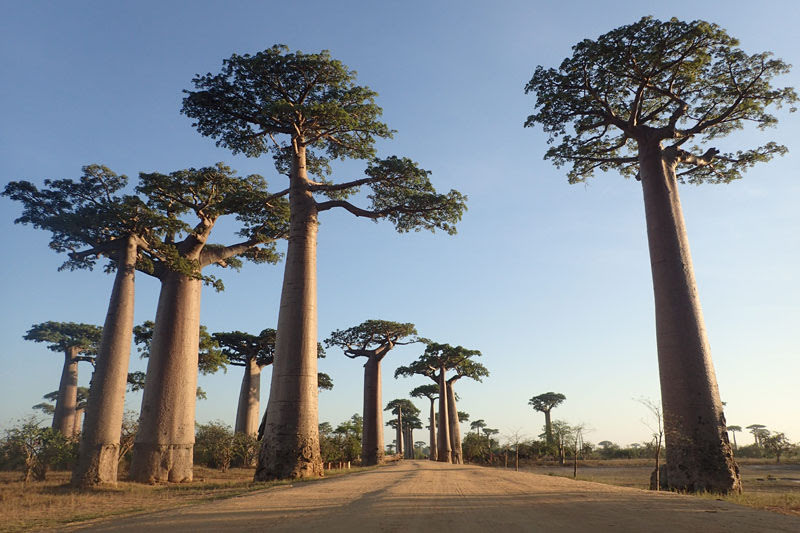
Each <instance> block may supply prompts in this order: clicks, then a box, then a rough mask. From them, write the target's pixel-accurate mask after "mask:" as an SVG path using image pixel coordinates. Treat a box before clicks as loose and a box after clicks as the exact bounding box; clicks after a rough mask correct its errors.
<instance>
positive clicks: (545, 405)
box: [528, 392, 567, 413]
mask: <svg viewBox="0 0 800 533" xmlns="http://www.w3.org/2000/svg"><path fill="white" fill-rule="evenodd" d="M566 399H567V397H566V396H564V395H563V394H561V393H560V392H545V393H544V394H540V395H538V396H534V397H533V398H531V399H530V400H528V405H530V406H531V407H533V408H534V410H536V411H540V412H542V413H547V412H549V411H550V410H552V409H554V408H556V407H558V406H559V405H561V404H562V403H563V402H564V400H566Z"/></svg>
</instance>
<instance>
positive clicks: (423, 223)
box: [365, 156, 467, 235]
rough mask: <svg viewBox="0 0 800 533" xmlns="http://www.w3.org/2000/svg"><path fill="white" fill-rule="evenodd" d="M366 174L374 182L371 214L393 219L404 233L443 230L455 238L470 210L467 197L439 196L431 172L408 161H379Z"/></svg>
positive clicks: (375, 161) (452, 192) (392, 157)
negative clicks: (459, 225) (456, 226)
mask: <svg viewBox="0 0 800 533" xmlns="http://www.w3.org/2000/svg"><path fill="white" fill-rule="evenodd" d="M365 173H366V174H367V175H368V176H370V177H371V178H372V181H371V182H370V187H371V188H372V192H371V193H370V194H369V195H368V198H369V200H370V201H371V205H370V208H369V209H370V211H372V212H373V213H376V214H380V215H381V216H385V217H386V218H387V219H389V220H390V221H391V222H392V223H393V224H394V226H395V228H396V229H397V231H399V232H401V233H405V232H407V231H410V230H414V231H419V230H420V229H426V230H429V231H434V230H436V229H440V230H442V231H445V232H447V233H449V234H450V235H454V234H455V233H456V228H455V223H456V222H458V221H460V220H461V216H462V215H463V213H464V211H465V210H466V201H467V197H466V196H464V195H463V194H461V193H460V192H458V191H455V190H452V189H451V190H450V192H448V193H447V194H440V193H437V192H436V190H435V189H434V188H433V184H431V181H430V178H429V175H430V172H428V171H427V170H424V169H421V168H419V167H418V166H417V163H415V162H414V161H412V160H411V159H408V158H407V157H403V158H399V157H396V156H391V157H389V158H386V159H375V160H373V161H372V162H370V164H369V165H368V166H367V170H366V171H365Z"/></svg>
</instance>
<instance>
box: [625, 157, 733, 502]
mask: <svg viewBox="0 0 800 533" xmlns="http://www.w3.org/2000/svg"><path fill="white" fill-rule="evenodd" d="M639 163H640V176H641V181H642V190H643V193H644V206H645V215H646V218H647V239H648V244H649V248H650V265H651V268H652V274H653V292H654V295H655V310H656V341H657V346H658V368H659V374H660V378H661V399H662V405H663V408H664V432H665V441H666V451H667V482H668V483H669V486H670V487H671V488H673V489H677V490H687V491H703V490H705V491H709V492H723V493H725V492H729V491H740V490H741V479H740V477H739V467H738V466H737V464H736V462H735V461H734V459H733V453H732V451H731V447H730V444H729V443H728V434H727V431H726V424H725V416H724V414H723V412H722V403H721V401H720V398H719V391H718V389H717V380H716V377H715V374H714V367H713V364H712V362H711V350H710V347H709V343H708V338H707V335H706V328H705V324H704V322H703V314H702V311H701V308H700V298H699V296H698V293H697V285H696V283H695V278H694V270H693V268H692V259H691V254H690V252H689V241H688V238H687V236H686V229H685V227H684V221H683V213H682V211H681V205H680V199H679V196H678V186H677V180H676V177H675V162H674V161H672V160H670V159H669V158H668V157H665V155H664V153H663V152H662V150H661V147H660V146H659V145H658V144H657V143H650V144H646V143H644V142H640V143H639Z"/></svg>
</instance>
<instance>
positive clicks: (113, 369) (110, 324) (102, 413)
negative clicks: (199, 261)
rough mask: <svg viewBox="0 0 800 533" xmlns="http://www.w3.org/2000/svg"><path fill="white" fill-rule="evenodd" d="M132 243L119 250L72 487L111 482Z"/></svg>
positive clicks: (126, 352) (123, 379)
mask: <svg viewBox="0 0 800 533" xmlns="http://www.w3.org/2000/svg"><path fill="white" fill-rule="evenodd" d="M136 255H137V245H136V243H135V242H134V240H133V239H128V240H127V242H126V243H125V245H124V247H123V248H122V249H121V250H120V256H119V260H118V262H117V263H118V264H117V273H116V275H115V277H114V287H113V289H112V290H111V299H110V301H109V304H108V312H107V313H106V320H105V322H104V324H103V337H102V339H101V341H100V349H99V350H98V354H97V358H96V359H95V370H94V375H93V376H92V383H91V385H90V387H89V399H88V404H87V408H86V423H85V424H84V430H83V434H82V435H81V444H80V450H79V453H78V463H77V465H76V467H75V470H74V471H73V473H72V484H73V485H76V486H82V487H87V486H91V485H96V484H99V483H110V484H115V483H116V482H117V467H118V465H119V439H120V433H121V431H122V417H123V414H124V411H125V388H126V386H127V379H128V362H129V361H130V356H131V336H132V330H133V306H134V280H135V272H136V270H135V267H136Z"/></svg>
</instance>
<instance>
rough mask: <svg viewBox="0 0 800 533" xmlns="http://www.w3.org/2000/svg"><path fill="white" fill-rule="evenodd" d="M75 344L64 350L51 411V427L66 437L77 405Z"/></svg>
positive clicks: (71, 426) (72, 422)
mask: <svg viewBox="0 0 800 533" xmlns="http://www.w3.org/2000/svg"><path fill="white" fill-rule="evenodd" d="M79 350H80V348H78V347H77V346H70V347H69V348H67V349H66V350H64V368H63V369H62V370H61V382H60V383H59V385H58V397H57V398H56V409H55V412H54V413H53V429H56V430H58V431H59V432H61V433H62V434H63V435H65V436H67V437H71V436H72V431H73V428H74V427H75V408H76V407H77V405H78V359H77V357H78V351H79Z"/></svg>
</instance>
